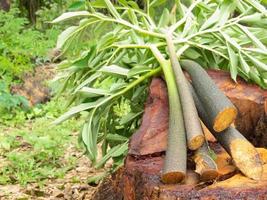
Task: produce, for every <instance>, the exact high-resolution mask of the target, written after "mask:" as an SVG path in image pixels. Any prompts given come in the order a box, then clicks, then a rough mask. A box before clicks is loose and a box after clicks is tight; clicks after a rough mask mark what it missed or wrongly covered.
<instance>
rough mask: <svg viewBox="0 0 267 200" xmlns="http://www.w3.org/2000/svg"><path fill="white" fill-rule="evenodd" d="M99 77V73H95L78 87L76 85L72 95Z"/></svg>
mask: <svg viewBox="0 0 267 200" xmlns="http://www.w3.org/2000/svg"><path fill="white" fill-rule="evenodd" d="M100 76H101V74H100V73H95V74H93V75H92V76H89V78H87V79H86V80H85V81H83V82H82V83H81V84H80V85H78V86H77V87H76V89H75V90H74V93H76V92H78V91H79V90H80V89H82V88H83V87H84V86H86V85H88V84H90V83H91V82H93V81H94V80H96V79H97V78H99V77H100Z"/></svg>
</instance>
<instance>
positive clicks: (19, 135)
mask: <svg viewBox="0 0 267 200" xmlns="http://www.w3.org/2000/svg"><path fill="white" fill-rule="evenodd" d="M61 101H62V99H61V100H53V101H51V102H50V103H48V104H47V105H45V106H44V107H43V108H42V109H41V110H42V112H43V113H42V116H39V118H37V119H34V120H33V121H32V122H29V121H28V122H25V124H24V125H23V126H22V125H21V126H18V127H9V128H7V127H5V126H3V127H0V130H1V131H0V156H1V159H2V161H1V167H0V184H15V183H19V184H21V185H25V184H27V183H30V182H38V183H41V182H43V181H44V180H46V179H49V178H62V177H63V176H64V174H65V173H66V171H68V170H70V169H71V168H73V167H74V165H75V161H76V158H75V157H73V156H71V155H70V156H65V151H66V149H67V148H68V147H69V146H70V145H71V144H72V145H73V144H75V143H76V142H77V141H76V140H74V138H73V136H72V133H73V132H76V131H78V129H79V127H80V125H81V123H80V122H79V121H77V120H72V121H71V122H70V123H63V124H61V125H60V126H51V121H53V120H54V119H55V117H57V116H58V115H59V114H60V113H62V112H63V111H64V106H63V105H62V103H61ZM74 146H76V145H74Z"/></svg>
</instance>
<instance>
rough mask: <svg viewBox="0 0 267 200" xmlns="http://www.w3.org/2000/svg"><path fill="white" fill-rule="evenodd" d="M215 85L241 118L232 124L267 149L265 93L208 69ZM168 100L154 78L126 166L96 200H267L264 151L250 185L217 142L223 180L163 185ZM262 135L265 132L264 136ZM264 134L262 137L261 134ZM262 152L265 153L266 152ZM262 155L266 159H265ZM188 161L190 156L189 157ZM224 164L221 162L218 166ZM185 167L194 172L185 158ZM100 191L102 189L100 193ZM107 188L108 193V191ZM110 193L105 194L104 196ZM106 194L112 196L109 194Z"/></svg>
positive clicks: (226, 74)
mask: <svg viewBox="0 0 267 200" xmlns="http://www.w3.org/2000/svg"><path fill="white" fill-rule="evenodd" d="M208 73H209V75H210V76H211V77H212V78H213V80H214V81H215V82H216V84H217V85H218V86H219V88H220V89H222V90H223V91H224V92H225V94H226V95H227V96H228V97H229V98H230V99H231V100H232V101H233V102H234V103H235V105H236V106H237V108H238V110H239V112H240V114H239V116H238V119H237V120H236V126H237V128H238V129H239V130H241V132H242V133H244V135H245V136H246V137H247V138H249V139H251V138H254V140H252V142H253V143H254V144H256V145H258V144H260V145H262V146H266V145H267V140H264V138H265V137H267V133H266V128H265V127H266V122H267V120H266V115H265V105H266V100H267V91H265V90H262V89H260V88H259V87H257V86H255V85H251V84H247V83H245V82H244V81H243V80H241V79H238V81H237V83H234V82H233V81H232V80H231V78H230V76H229V74H228V73H226V72H222V71H214V70H211V71H208ZM167 128H168V101H167V94H166V86H165V83H164V81H163V80H162V79H160V78H154V79H153V80H152V83H151V85H150V94H149V97H148V100H147V102H146V106H145V112H144V116H143V119H142V124H141V127H140V129H139V130H138V131H137V132H136V133H135V134H134V135H133V137H132V139H131V141H130V146H129V154H128V156H127V158H126V160H125V165H124V167H123V168H122V169H121V170H120V171H119V172H117V173H115V174H114V175H113V178H111V179H108V181H109V182H108V184H107V181H104V182H103V184H104V186H103V185H102V186H101V189H100V190H99V191H98V192H97V193H96V196H95V198H94V199H114V200H115V199H116V200H120V199H125V200H143V199H144V200H165V199H166V200H172V199H173V200H174V199H175V200H176V199H203V200H208V199H253V200H254V199H266V198H267V152H266V151H265V150H264V149H263V150H262V149H261V150H262V151H261V152H263V153H261V154H262V157H264V174H263V179H262V180H261V181H259V182H255V181H252V180H250V179H248V178H246V177H244V176H242V175H241V174H239V173H238V172H237V171H236V169H235V167H234V166H233V165H232V164H231V160H230V159H228V158H227V157H225V156H224V155H225V154H223V153H222V151H221V148H220V147H219V146H218V144H216V143H212V144H211V147H212V148H213V150H214V151H216V153H218V154H219V155H221V156H218V158H217V162H218V164H219V165H218V166H219V172H220V173H221V176H220V178H219V180H217V183H202V184H201V183H200V184H198V185H195V184H192V183H186V184H176V185H164V184H162V183H161V181H160V173H161V170H162V165H163V160H164V150H165V148H166V144H167V139H166V137H167ZM265 133H266V134H265ZM264 134H265V135H264ZM264 152H265V153H264ZM265 154H266V155H265ZM188 157H189V158H190V155H189V156H188ZM222 161H223V162H222ZM188 169H194V166H192V164H190V160H188ZM103 188H104V189H103ZM107 188H108V189H107ZM105 191H108V192H105ZM107 193H110V195H107Z"/></svg>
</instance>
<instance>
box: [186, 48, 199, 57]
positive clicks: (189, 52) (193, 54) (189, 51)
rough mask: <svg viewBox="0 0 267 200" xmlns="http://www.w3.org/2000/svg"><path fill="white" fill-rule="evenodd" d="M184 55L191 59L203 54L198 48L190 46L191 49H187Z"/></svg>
mask: <svg viewBox="0 0 267 200" xmlns="http://www.w3.org/2000/svg"><path fill="white" fill-rule="evenodd" d="M184 55H185V56H186V57H188V58H190V59H193V60H195V59H197V58H199V57H200V56H201V54H200V53H198V52H197V51H196V50H194V49H193V48H189V49H186V50H185V52H184Z"/></svg>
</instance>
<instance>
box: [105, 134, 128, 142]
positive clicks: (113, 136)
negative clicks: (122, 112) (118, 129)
mask: <svg viewBox="0 0 267 200" xmlns="http://www.w3.org/2000/svg"><path fill="white" fill-rule="evenodd" d="M106 140H108V141H112V142H126V141H128V140H129V139H128V138H127V137H125V136H122V135H119V134H107V136H106Z"/></svg>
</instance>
